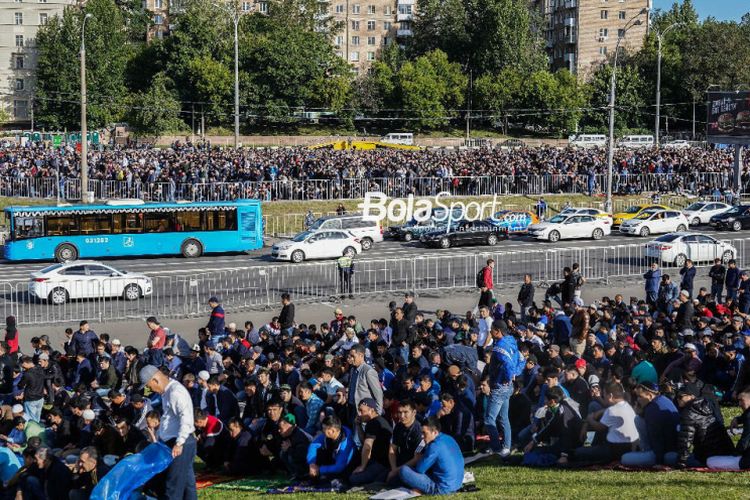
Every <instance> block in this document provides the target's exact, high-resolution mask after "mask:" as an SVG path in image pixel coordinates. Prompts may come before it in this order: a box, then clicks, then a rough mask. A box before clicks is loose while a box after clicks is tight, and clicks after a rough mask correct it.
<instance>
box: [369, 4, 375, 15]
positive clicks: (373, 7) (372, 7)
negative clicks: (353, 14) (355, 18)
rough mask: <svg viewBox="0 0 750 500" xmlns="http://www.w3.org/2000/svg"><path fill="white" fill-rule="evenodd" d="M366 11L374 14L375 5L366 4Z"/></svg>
mask: <svg viewBox="0 0 750 500" xmlns="http://www.w3.org/2000/svg"><path fill="white" fill-rule="evenodd" d="M367 13H368V14H370V15H372V14H375V6H374V5H368V6H367Z"/></svg>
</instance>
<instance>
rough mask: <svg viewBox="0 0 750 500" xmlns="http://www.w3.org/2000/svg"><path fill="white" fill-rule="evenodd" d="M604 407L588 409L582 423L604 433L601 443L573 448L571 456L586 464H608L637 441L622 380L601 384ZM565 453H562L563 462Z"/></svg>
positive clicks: (631, 449) (633, 414) (630, 448)
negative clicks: (590, 410)
mask: <svg viewBox="0 0 750 500" xmlns="http://www.w3.org/2000/svg"><path fill="white" fill-rule="evenodd" d="M604 396H605V399H606V400H607V403H608V405H609V406H608V407H607V408H605V409H603V410H599V411H597V412H594V413H590V414H589V415H588V417H587V418H586V421H585V422H584V424H583V427H584V428H583V430H582V431H581V432H586V431H595V432H605V431H606V433H607V436H606V440H605V442H604V443H602V444H599V445H595V446H590V447H580V448H578V449H576V450H575V454H574V456H573V459H574V460H575V461H576V462H583V463H587V464H608V463H611V462H614V461H619V460H620V457H622V455H623V454H625V453H628V452H630V451H633V450H634V449H635V448H636V446H637V445H638V429H637V428H636V426H635V411H634V410H633V407H632V406H630V404H629V403H628V402H627V401H625V389H624V388H623V387H622V384H620V383H618V382H612V383H610V384H607V386H606V387H605V388H604ZM566 459H567V457H564V456H563V457H562V462H563V463H564V462H566Z"/></svg>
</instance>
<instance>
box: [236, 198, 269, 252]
mask: <svg viewBox="0 0 750 500" xmlns="http://www.w3.org/2000/svg"><path fill="white" fill-rule="evenodd" d="M258 212H259V210H258V207H257V206H248V207H238V208H237V215H238V218H239V220H238V224H237V227H238V230H239V232H240V240H241V241H242V243H243V244H247V245H251V246H252V247H253V248H257V247H259V245H260V246H262V241H263V235H262V234H261V229H260V221H259V219H260V217H259V213H258Z"/></svg>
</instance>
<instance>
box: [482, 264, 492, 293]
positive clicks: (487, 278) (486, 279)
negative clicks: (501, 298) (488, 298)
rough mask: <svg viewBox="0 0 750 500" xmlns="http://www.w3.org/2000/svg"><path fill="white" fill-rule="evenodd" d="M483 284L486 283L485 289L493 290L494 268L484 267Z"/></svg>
mask: <svg viewBox="0 0 750 500" xmlns="http://www.w3.org/2000/svg"><path fill="white" fill-rule="evenodd" d="M482 282H483V283H484V286H485V288H487V289H488V290H492V268H491V267H490V266H484V275H483V276H482Z"/></svg>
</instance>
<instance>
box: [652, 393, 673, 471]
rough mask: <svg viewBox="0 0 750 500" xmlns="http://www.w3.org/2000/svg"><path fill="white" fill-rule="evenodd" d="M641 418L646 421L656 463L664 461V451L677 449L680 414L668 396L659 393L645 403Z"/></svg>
mask: <svg viewBox="0 0 750 500" xmlns="http://www.w3.org/2000/svg"><path fill="white" fill-rule="evenodd" d="M643 418H644V420H645V421H646V431H647V433H648V441H649V444H650V445H651V449H652V450H653V451H654V454H655V455H656V463H657V464H661V463H664V454H665V453H666V452H668V451H677V436H678V431H677V428H678V426H679V424H680V414H679V413H678V412H677V408H676V407H675V405H674V403H672V401H671V400H670V399H669V398H667V397H665V396H662V395H659V396H657V397H656V398H655V399H654V400H653V401H651V402H650V403H649V404H647V405H646V408H645V409H644V412H643Z"/></svg>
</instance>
